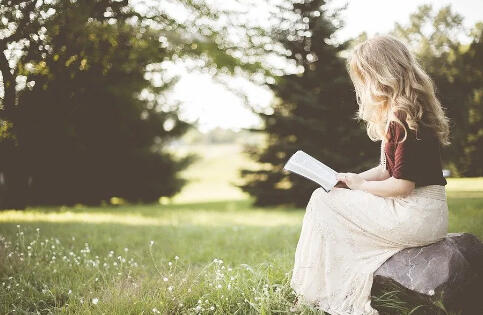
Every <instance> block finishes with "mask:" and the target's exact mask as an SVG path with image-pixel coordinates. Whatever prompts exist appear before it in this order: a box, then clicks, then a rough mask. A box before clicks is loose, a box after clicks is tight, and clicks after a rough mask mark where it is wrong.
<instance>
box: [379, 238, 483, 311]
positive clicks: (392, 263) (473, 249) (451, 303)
mask: <svg viewBox="0 0 483 315" xmlns="http://www.w3.org/2000/svg"><path fill="white" fill-rule="evenodd" d="M394 289H398V290H399V291H400V292H402V293H403V294H404V296H405V299H406V300H407V301H406V302H409V304H411V305H421V304H426V305H433V306H434V305H435V303H436V302H437V301H438V300H439V301H441V302H442V303H443V305H444V308H445V309H446V310H447V311H449V312H456V313H459V314H462V315H482V314H483V243H481V241H480V240H479V239H478V238H477V237H476V236H474V235H472V234H469V233H449V234H448V235H447V236H446V237H445V238H444V239H442V240H441V241H438V242H436V243H433V244H430V245H426V246H421V247H412V248H406V249H403V250H402V251H400V252H398V253H397V254H395V255H394V256H392V257H391V258H389V259H388V260H386V262H384V263H383V264H382V265H381V266H380V267H379V269H377V271H376V272H375V273H374V283H373V286H372V292H371V294H372V295H373V296H375V297H379V296H381V295H382V294H384V292H388V291H389V290H394ZM374 308H376V309H377V308H378V307H377V306H376V305H374ZM378 310H379V311H380V312H381V314H384V313H387V312H383V310H382V309H378ZM423 313H424V312H423ZM438 313H439V312H438ZM424 314H426V313H424ZM428 314H436V312H435V311H434V310H433V311H430V312H429V313H428ZM442 314H443V313H442Z"/></svg>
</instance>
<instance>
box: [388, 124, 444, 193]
mask: <svg viewBox="0 0 483 315" xmlns="http://www.w3.org/2000/svg"><path fill="white" fill-rule="evenodd" d="M398 117H399V119H400V120H401V121H402V122H403V123H404V126H405V127H406V130H407V138H406V140H404V142H402V143H399V144H397V143H398V142H400V141H401V140H402V139H403V138H404V135H405V133H404V129H403V128H402V126H401V125H400V124H398V123H397V122H394V121H391V122H390V124H389V130H388V136H389V140H388V141H387V142H386V144H385V147H384V154H385V155H386V169H387V170H388V171H389V175H390V176H392V177H394V178H401V179H407V180H411V181H413V182H415V186H416V187H418V186H426V185H442V186H444V185H446V184H447V182H446V179H445V178H444V176H443V170H442V163H441V154H440V144H439V141H438V139H437V138H436V137H435V136H434V135H433V134H432V133H431V132H429V131H430V130H427V129H424V126H420V127H419V130H418V139H416V133H415V131H414V130H412V129H409V127H408V125H407V123H406V121H405V120H404V119H401V118H402V117H401V115H398Z"/></svg>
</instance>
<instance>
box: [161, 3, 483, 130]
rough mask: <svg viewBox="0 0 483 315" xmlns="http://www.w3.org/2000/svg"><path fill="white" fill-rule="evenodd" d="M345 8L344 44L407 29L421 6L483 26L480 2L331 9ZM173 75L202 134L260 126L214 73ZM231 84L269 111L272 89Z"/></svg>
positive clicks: (185, 114)
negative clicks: (446, 8) (397, 27)
mask: <svg viewBox="0 0 483 315" xmlns="http://www.w3.org/2000/svg"><path fill="white" fill-rule="evenodd" d="M223 3H225V4H226V3H229V2H226V1H225V2H223ZM262 3H263V2H262ZM345 3H348V6H347V9H346V10H345V11H344V12H343V13H342V18H343V20H344V21H345V26H344V28H343V29H341V30H340V31H338V32H337V34H336V36H337V38H338V39H339V40H345V39H349V38H352V37H355V36H357V35H358V34H360V33H362V32H364V31H365V32H367V34H368V35H369V36H371V35H374V34H376V33H386V32H389V31H391V30H392V29H393V27H394V24H395V23H396V22H399V23H401V24H406V23H407V22H408V17H409V15H410V14H411V13H413V12H415V10H416V8H417V7H418V6H420V5H422V4H432V5H433V8H434V9H439V8H441V7H443V6H445V5H448V4H450V5H451V6H452V9H453V11H455V12H457V13H458V14H460V15H462V16H463V17H464V24H465V26H466V27H468V28H470V27H471V26H473V25H474V24H475V23H476V22H478V21H483V1H481V0H452V1H451V0H439V1H436V0H433V1H429V0H405V1H396V0H394V1H388V0H352V1H347V0H334V1H333V3H332V4H331V5H334V6H342V5H344V4H345ZM265 14H266V10H264V7H263V6H262V7H260V6H258V7H257V9H256V10H255V11H254V12H252V13H251V14H250V17H253V18H254V19H260V20H263V18H264V17H265ZM170 71H171V73H172V74H173V75H179V76H180V80H179V81H178V83H177V84H176V85H175V86H174V87H173V90H172V91H171V93H170V94H169V100H170V101H174V102H179V103H180V118H181V119H183V120H186V121H190V122H194V121H195V120H197V121H198V122H197V126H198V129H199V130H200V131H202V132H207V131H209V130H212V129H213V128H216V127H221V128H228V129H233V130H239V129H241V128H249V127H260V126H261V121H260V119H259V118H258V116H257V115H256V114H255V113H253V112H251V111H250V110H249V109H248V108H247V107H246V105H244V103H243V101H242V99H241V98H240V97H239V96H237V95H235V94H234V93H232V92H231V91H229V89H227V88H226V87H225V86H224V85H222V84H220V83H217V82H215V81H213V80H212V79H211V77H210V75H209V74H202V73H196V72H191V71H187V70H186V69H184V67H183V66H182V65H173V66H172V67H171V69H170ZM228 84H229V85H230V86H232V87H235V88H238V89H242V90H243V91H244V92H245V93H246V95H247V97H248V98H249V100H250V102H251V103H252V104H254V105H256V106H257V107H258V108H269V107H270V104H271V100H272V97H273V95H272V93H271V92H270V90H269V89H268V88H266V87H264V86H257V85H254V84H252V83H250V82H248V81H246V80H244V79H242V78H239V77H233V78H230V79H229V80H228Z"/></svg>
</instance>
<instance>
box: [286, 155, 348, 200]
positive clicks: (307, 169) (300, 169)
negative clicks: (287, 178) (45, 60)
mask: <svg viewBox="0 0 483 315" xmlns="http://www.w3.org/2000/svg"><path fill="white" fill-rule="evenodd" d="M283 169H284V170H287V171H290V172H293V173H295V174H298V175H301V176H303V177H306V178H308V179H310V180H313V181H314V182H316V183H317V184H319V185H320V186H322V188H323V189H324V190H325V191H327V192H329V191H331V190H332V188H334V186H335V184H337V182H338V180H337V178H336V175H337V172H336V171H334V170H333V169H331V168H330V167H328V166H327V165H325V164H324V163H322V162H320V161H319V160H317V159H315V158H313V157H312V156H310V155H308V154H307V153H305V152H304V151H302V150H298V151H297V152H295V153H294V154H293V155H292V156H291V157H290V159H289V160H288V161H287V163H286V164H285V166H284V167H283Z"/></svg>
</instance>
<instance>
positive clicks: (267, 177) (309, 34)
mask: <svg viewBox="0 0 483 315" xmlns="http://www.w3.org/2000/svg"><path fill="white" fill-rule="evenodd" d="M324 5H325V1H321V0H312V1H303V2H300V1H294V2H292V3H290V4H289V5H288V6H284V7H280V8H279V9H280V12H279V13H277V16H278V17H280V19H281V20H280V23H279V25H280V26H279V27H278V28H275V29H274V30H273V33H272V38H273V40H274V41H275V42H276V43H279V44H281V45H282V47H283V48H284V51H285V55H286V56H287V58H288V61H289V62H291V63H293V64H295V65H296V66H297V70H298V72H297V73H289V74H283V75H281V76H278V77H275V82H274V83H273V84H269V87H270V88H271V89H272V90H273V92H274V94H275V96H276V100H275V102H274V104H273V113H259V115H260V117H261V118H262V119H263V122H264V127H263V129H252V130H253V131H256V132H264V133H267V136H268V140H267V143H266V146H265V147H263V148H247V151H248V153H249V154H250V155H251V156H252V158H253V159H255V160H256V161H257V162H259V163H261V165H262V168H261V169H258V170H249V169H244V170H241V175H242V177H244V179H245V180H246V182H245V184H243V185H240V186H239V187H241V188H242V189H243V190H244V191H246V192H248V193H250V194H251V195H252V196H254V197H255V204H256V205H260V206H265V205H275V204H294V205H296V206H305V205H306V203H307V200H308V198H309V197H310V194H311V192H312V191H313V190H314V189H315V188H316V187H317V185H316V184H314V183H313V182H311V181H309V180H307V179H305V178H302V177H300V176H298V175H294V174H286V173H285V172H284V171H283V170H282V168H283V166H284V164H285V163H286V161H287V159H288V157H290V155H291V154H293V153H295V152H296V151H297V150H303V151H305V152H306V153H308V154H310V155H312V156H314V157H316V158H318V159H320V160H321V161H323V162H324V163H326V164H327V165H329V166H331V167H332V168H334V169H336V170H338V171H360V170H362V169H367V168H369V167H372V166H374V165H373V164H377V158H378V157H379V151H378V146H377V145H376V144H374V143H372V142H371V141H370V139H369V138H368V136H367V134H366V133H365V128H364V127H363V126H362V125H358V124H356V123H355V122H354V121H353V120H352V118H354V117H355V113H356V110H357V104H356V102H355V94H354V88H353V86H352V83H351V81H350V79H349V76H348V74H347V72H346V67H345V60H344V59H343V58H342V57H341V56H340V55H341V52H343V51H344V50H345V49H346V47H347V44H348V43H342V44H332V35H333V34H334V32H335V31H336V30H337V29H338V28H340V27H341V25H340V24H339V25H336V23H337V22H338V19H337V12H336V13H335V14H333V15H329V13H328V12H327V11H326V9H325V7H324Z"/></svg>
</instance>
